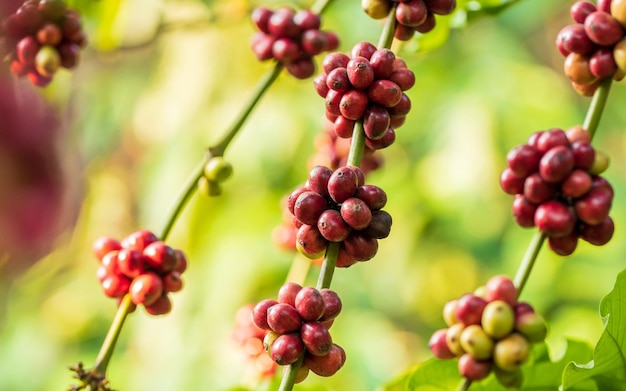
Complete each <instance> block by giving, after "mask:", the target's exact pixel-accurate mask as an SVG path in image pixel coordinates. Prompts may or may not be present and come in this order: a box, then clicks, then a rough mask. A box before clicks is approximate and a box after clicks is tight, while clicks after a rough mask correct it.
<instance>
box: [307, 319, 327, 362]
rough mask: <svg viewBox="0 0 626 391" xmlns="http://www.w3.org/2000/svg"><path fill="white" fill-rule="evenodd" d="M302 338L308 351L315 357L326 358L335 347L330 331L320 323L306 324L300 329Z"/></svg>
mask: <svg viewBox="0 0 626 391" xmlns="http://www.w3.org/2000/svg"><path fill="white" fill-rule="evenodd" d="M300 337H301V338H302V342H304V346H305V347H306V349H307V351H308V352H309V353H310V354H312V355H313V356H325V355H327V354H328V353H329V352H330V349H331V348H332V346H333V339H332V338H331V336H330V333H329V332H328V329H327V328H326V326H324V325H323V324H322V323H320V322H306V323H304V324H303V325H302V328H301V329H300Z"/></svg>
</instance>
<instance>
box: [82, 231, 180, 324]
mask: <svg viewBox="0 0 626 391" xmlns="http://www.w3.org/2000/svg"><path fill="white" fill-rule="evenodd" d="M93 251H94V254H95V256H96V258H98V260H99V261H100V267H99V268H98V271H97V277H98V280H99V281H100V283H101V284H102V290H103V291H104V294H105V295H107V296H109V297H113V298H117V299H118V300H121V298H122V297H124V296H125V295H127V294H130V298H131V301H132V302H133V304H135V305H140V304H143V305H144V307H145V309H146V312H148V313H149V314H151V315H163V314H167V313H169V312H170V311H171V310H172V302H171V301H170V298H169V296H168V294H169V293H170V292H178V291H180V290H181V289H182V287H183V280H182V278H181V275H182V273H183V272H184V271H185V270H186V269H187V259H186V257H185V255H184V254H183V252H182V251H180V250H175V249H173V248H171V247H169V246H168V245H166V244H165V243H163V242H162V241H160V240H159V238H158V237H157V236H156V235H155V234H153V233H152V232H150V231H147V230H139V231H136V232H133V233H132V234H130V235H128V236H126V237H125V238H124V239H123V240H122V241H121V242H119V241H117V240H116V239H113V238H110V237H106V236H105V237H101V238H99V239H97V240H96V241H95V242H94V244H93Z"/></svg>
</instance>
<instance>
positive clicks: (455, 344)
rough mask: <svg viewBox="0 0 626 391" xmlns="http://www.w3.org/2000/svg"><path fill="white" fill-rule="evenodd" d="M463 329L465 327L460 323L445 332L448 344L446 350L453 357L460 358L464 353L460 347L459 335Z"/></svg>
mask: <svg viewBox="0 0 626 391" xmlns="http://www.w3.org/2000/svg"><path fill="white" fill-rule="evenodd" d="M464 329H465V326H464V325H463V324H462V323H456V324H453V325H452V326H450V327H449V328H448V330H447V331H446V342H447V343H448V348H449V349H450V351H451V352H452V353H453V354H454V355H455V356H460V355H462V354H463V353H465V351H464V350H463V347H462V346H461V333H462V332H463V330H464Z"/></svg>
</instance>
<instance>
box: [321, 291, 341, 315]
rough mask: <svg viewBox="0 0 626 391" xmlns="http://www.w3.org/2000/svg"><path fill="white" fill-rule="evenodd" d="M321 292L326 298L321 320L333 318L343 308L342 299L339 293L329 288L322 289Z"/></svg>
mask: <svg viewBox="0 0 626 391" xmlns="http://www.w3.org/2000/svg"><path fill="white" fill-rule="evenodd" d="M320 294H321V295H322V298H323V299H324V313H323V314H322V316H321V317H320V318H319V321H320V322H324V321H329V320H333V319H335V318H336V317H337V315H339V313H340V312H341V308H342V303H341V299H340V298H339V295H338V294H337V293H336V292H335V291H333V290H330V289H328V288H323V289H320Z"/></svg>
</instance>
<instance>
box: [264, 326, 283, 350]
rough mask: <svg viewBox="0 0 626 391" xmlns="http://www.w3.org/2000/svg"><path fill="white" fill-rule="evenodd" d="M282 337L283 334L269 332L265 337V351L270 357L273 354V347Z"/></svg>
mask: <svg viewBox="0 0 626 391" xmlns="http://www.w3.org/2000/svg"><path fill="white" fill-rule="evenodd" d="M280 336H281V334H279V333H277V332H276V331H268V332H267V333H265V336H264V337H263V350H265V351H266V352H267V353H269V354H270V356H271V352H272V345H274V342H275V341H276V339H277V338H278V337H280Z"/></svg>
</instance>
